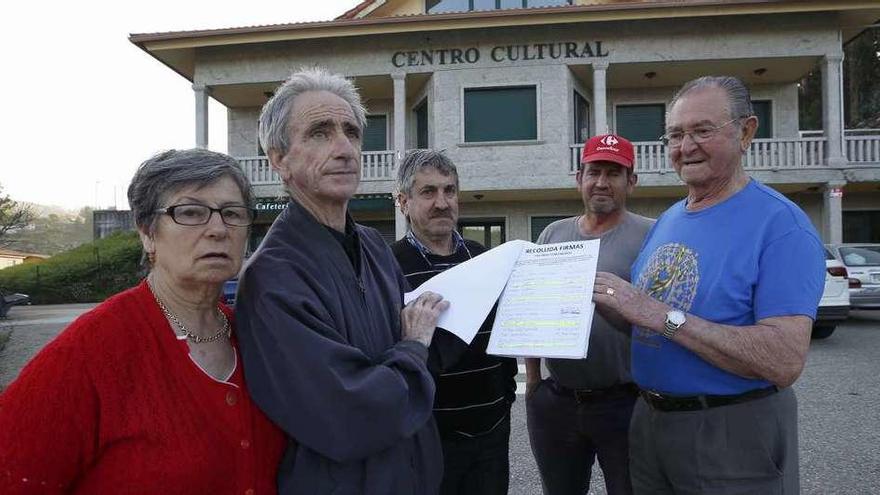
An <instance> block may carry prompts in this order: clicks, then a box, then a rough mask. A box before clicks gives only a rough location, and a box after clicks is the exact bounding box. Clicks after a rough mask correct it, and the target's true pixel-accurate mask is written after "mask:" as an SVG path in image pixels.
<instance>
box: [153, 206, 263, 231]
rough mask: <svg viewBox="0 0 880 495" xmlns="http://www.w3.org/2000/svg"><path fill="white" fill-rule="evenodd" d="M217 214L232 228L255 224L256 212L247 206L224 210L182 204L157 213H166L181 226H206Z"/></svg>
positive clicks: (228, 207)
mask: <svg viewBox="0 0 880 495" xmlns="http://www.w3.org/2000/svg"><path fill="white" fill-rule="evenodd" d="M214 212H217V213H219V214H220V220H222V221H223V223H224V224H226V225H228V226H230V227H247V226H248V225H250V224H252V223H254V210H252V209H250V208H248V207H247V206H224V207H222V208H211V207H210V206H205V205H200V204H195V203H193V204H182V205H173V206H168V207H166V208H159V209H158V210H156V213H164V214H165V215H168V216H169V217H171V219H172V220H174V223H177V224H179V225H188V226H196V225H205V224H207V223H208V222H209V221H211V216H212V215H213V214H214Z"/></svg>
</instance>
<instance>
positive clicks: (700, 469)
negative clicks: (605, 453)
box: [630, 388, 800, 495]
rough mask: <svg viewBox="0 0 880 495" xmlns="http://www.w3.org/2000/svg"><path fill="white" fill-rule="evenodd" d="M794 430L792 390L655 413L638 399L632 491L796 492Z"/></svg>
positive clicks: (709, 494) (687, 494)
mask: <svg viewBox="0 0 880 495" xmlns="http://www.w3.org/2000/svg"><path fill="white" fill-rule="evenodd" d="M797 428H798V427H797V399H796V398H795V396H794V392H793V391H792V390H791V389H790V388H786V389H782V390H780V391H779V392H778V393H775V394H773V395H770V396H768V397H763V398H760V399H755V400H752V401H749V402H744V403H741V404H732V405H727V406H721V407H713V408H710V409H704V410H700V411H676V412H664V411H657V410H654V409H652V408H651V406H649V405H648V404H647V403H645V401H644V400H643V399H639V401H638V403H637V404H636V407H635V411H634V412H633V418H632V427H631V430H630V451H631V452H632V459H631V463H630V471H631V472H632V481H633V488H634V489H635V493H637V494H650V495H655V494H656V495H665V494H670V495H671V494H675V495H752V494H754V495H782V494H784V495H795V494H797V493H799V490H800V486H799V479H798V441H797Z"/></svg>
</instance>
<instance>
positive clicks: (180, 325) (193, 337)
mask: <svg viewBox="0 0 880 495" xmlns="http://www.w3.org/2000/svg"><path fill="white" fill-rule="evenodd" d="M147 287H149V288H150V292H151V293H152V294H153V298H154V299H155V300H156V304H158V305H159V309H161V310H162V312H163V313H165V316H166V317H167V318H168V319H169V320H171V321H172V322H174V324H175V325H177V328H179V329H180V331H181V332H183V335H184V336H185V337H186V338H187V339H188V340H191V341H192V342H193V343H194V344H201V343H204V342H214V341H215V340H218V339H219V338H220V337H223V336H225V337H226V338H229V336H230V334H231V333H232V331H231V330H230V328H229V319H228V318H226V314H225V313H223V311H221V310H220V308H219V307H218V308H217V314H219V315H220V318H221V319H222V320H223V327H222V328H221V329H220V330H217V333H215V334H214V335H211V336H210V337H202V336H201V335H196V334H194V333H192V332H190V331H189V330H187V329H186V326H184V324H183V322H182V321H180V320H179V319H178V318H177V316H175V315H174V313H172V312H171V311H169V310H168V308H167V307H165V304H163V303H162V300H161V299H159V296H157V295H156V291H155V290H153V284H151V283H150V281H149V280H147Z"/></svg>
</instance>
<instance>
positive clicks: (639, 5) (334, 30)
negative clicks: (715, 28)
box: [129, 0, 880, 81]
mask: <svg viewBox="0 0 880 495" xmlns="http://www.w3.org/2000/svg"><path fill="white" fill-rule="evenodd" d="M385 1H386V0H365V1H363V2H361V3H360V4H358V5H357V6H355V7H354V8H352V9H350V10H349V11H347V12H345V13H344V14H342V15H341V16H339V17H338V18H336V19H334V20H330V21H316V22H298V23H282V24H270V25H259V26H244V27H232V28H221V29H203V30H193V31H174V32H160V33H138V34H131V35H130V36H129V40H130V41H131V42H132V43H133V44H135V45H137V46H138V47H140V48H141V49H142V50H144V51H146V52H147V53H149V54H150V55H151V56H153V57H155V58H156V59H158V60H159V61H161V62H162V63H164V64H165V65H167V66H169V67H170V68H171V69H173V70H174V71H176V72H178V73H179V74H180V75H182V76H184V77H186V78H187V79H189V80H190V81H192V80H193V73H194V68H195V50H197V49H199V48H205V47H212V46H234V45H245V44H256V43H274V42H284V41H297V40H314V39H328V38H341V37H357V36H373V35H384V34H394V33H412V32H423V31H444V30H453V29H455V30H461V29H485V28H492V27H517V26H536V25H552V24H563V23H573V22H610V21H628V20H640V19H669V18H694V17H711V16H729V15H749V14H758V15H767V14H786V13H799V12H837V13H840V14H841V21H840V22H841V23H844V24H846V25H847V26H850V25H851V26H853V27H852V28H847V29H844V39H845V40H846V39H849V38H851V37H853V36H855V35H856V34H858V33H859V32H861V31H862V30H863V29H864V27H865V26H866V25H868V24H870V23H871V22H873V21H874V19H877V18H880V5H878V2H877V1H876V0H835V1H832V0H687V2H686V3H687V8H682V7H683V6H682V4H683V3H684V0H644V1H634V2H625V3H604V4H594V5H565V6H557V7H533V8H525V9H504V10H489V11H474V12H449V13H437V14H410V15H396V16H390V17H358V14H361V13H363V12H364V11H366V10H367V9H370V8H372V7H374V6H375V5H376V4H377V3H379V2H381V3H384V2H385Z"/></svg>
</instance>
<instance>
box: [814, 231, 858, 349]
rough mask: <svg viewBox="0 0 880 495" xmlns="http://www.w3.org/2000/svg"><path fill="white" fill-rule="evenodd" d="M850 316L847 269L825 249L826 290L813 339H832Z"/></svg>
mask: <svg viewBox="0 0 880 495" xmlns="http://www.w3.org/2000/svg"><path fill="white" fill-rule="evenodd" d="M847 316H849V277H848V275H847V271H846V267H845V266H844V265H843V263H842V262H841V261H840V260H839V259H837V258H836V257H835V256H834V254H833V252H832V251H831V250H830V249H829V248H828V247H826V248H825V290H824V291H823V292H822V299H821V300H820V301H819V309H818V311H817V312H816V321H815V322H813V338H814V339H824V338H827V337H830V336H831V334H832V333H834V329H835V328H837V325H838V323H840V322H842V321H843V320H845V319H846V318H847Z"/></svg>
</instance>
